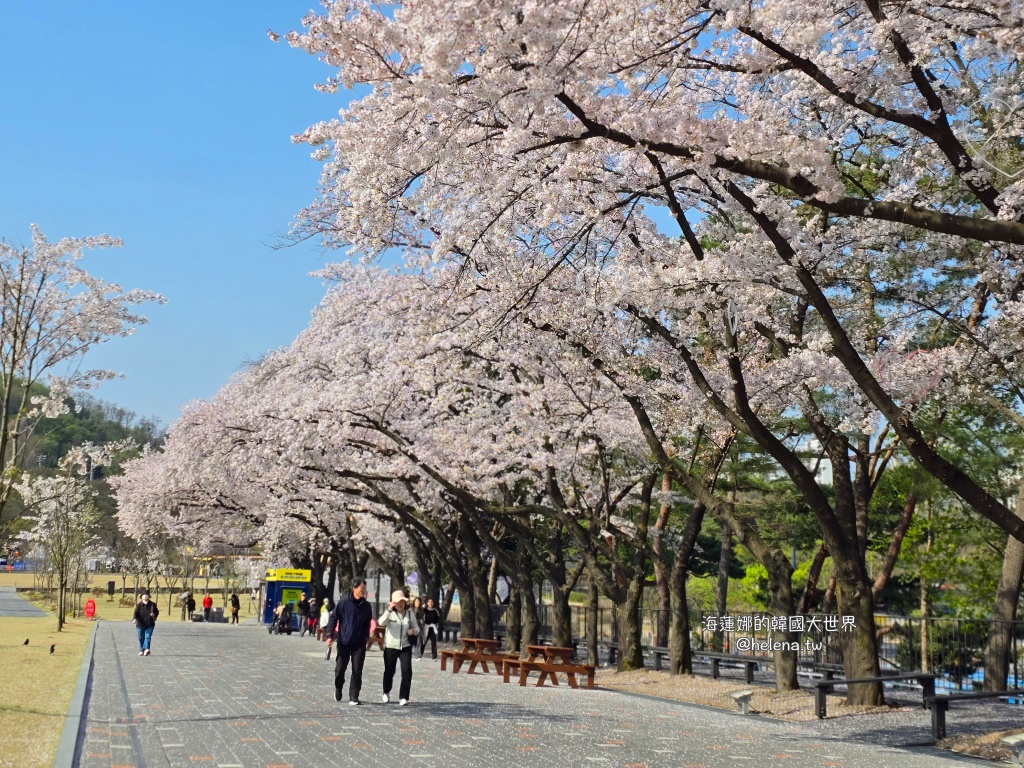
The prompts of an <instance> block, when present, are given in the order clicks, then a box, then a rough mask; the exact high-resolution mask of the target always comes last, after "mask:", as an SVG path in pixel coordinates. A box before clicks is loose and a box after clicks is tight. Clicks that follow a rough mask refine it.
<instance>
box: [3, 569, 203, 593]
mask: <svg viewBox="0 0 1024 768" xmlns="http://www.w3.org/2000/svg"><path fill="white" fill-rule="evenodd" d="M34 577H35V573H33V572H32V571H2V570H0V587H17V588H19V589H31V588H32V586H33V585H34V583H35V582H34ZM89 579H90V588H92V587H99V588H100V589H106V588H107V582H108V581H112V582H114V584H115V585H116V588H117V593H116V594H118V595H120V594H121V574H119V573H93V574H91V575H90V576H89ZM134 583H135V582H134V581H132V580H131V578H129V579H128V581H127V582H125V585H126V589H127V590H128V591H129V592H131V591H132V586H133V584H134ZM162 583H163V581H162V580H161V584H162ZM222 584H223V582H222V581H221V580H220V579H210V591H211V593H213V592H214V591H219V590H220V589H221V587H222ZM150 586H155V585H154V584H150ZM205 587H206V580H205V579H196V593H197V594H200V595H201V594H202V591H203V589H205ZM214 599H216V597H215V598H214Z"/></svg>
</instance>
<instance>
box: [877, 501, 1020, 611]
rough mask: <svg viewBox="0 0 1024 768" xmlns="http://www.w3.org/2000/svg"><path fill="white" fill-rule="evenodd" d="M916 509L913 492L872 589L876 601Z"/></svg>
mask: <svg viewBox="0 0 1024 768" xmlns="http://www.w3.org/2000/svg"><path fill="white" fill-rule="evenodd" d="M915 507H917V496H916V495H915V494H914V492H913V491H911V492H910V493H908V494H907V500H906V502H905V503H904V504H903V514H901V515H900V521H899V523H898V524H897V526H896V530H895V531H894V532H893V534H892V541H891V542H889V551H888V552H887V553H886V555H885V562H884V563H882V570H881V571H879V573H878V576H876V577H875V583H874V584H873V585H872V587H871V594H872V596H873V597H874V598H875V600H876V601H877V600H878V596H879V595H880V594H881V592H882V590H883V589H885V585H886V583H887V582H888V581H889V577H890V576H892V572H893V569H894V568H895V567H896V561H897V560H899V556H900V549H901V548H902V547H903V539H904V537H905V536H906V535H907V531H908V530H909V529H910V522H911V520H913V519H914V509H915ZM1014 541H1016V539H1014Z"/></svg>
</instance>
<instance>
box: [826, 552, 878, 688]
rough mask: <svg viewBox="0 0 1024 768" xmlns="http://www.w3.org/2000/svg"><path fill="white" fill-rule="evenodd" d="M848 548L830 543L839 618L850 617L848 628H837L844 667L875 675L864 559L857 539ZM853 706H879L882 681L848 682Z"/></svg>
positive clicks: (854, 672)
mask: <svg viewBox="0 0 1024 768" xmlns="http://www.w3.org/2000/svg"><path fill="white" fill-rule="evenodd" d="M851 544H852V547H851V551H849V552H843V551H842V550H840V551H839V552H836V551H835V549H836V547H829V551H830V552H831V553H832V562H833V563H835V579H836V595H837V597H838V603H839V614H840V617H841V622H842V621H845V620H846V619H847V617H850V618H852V620H853V627H852V630H851V631H843V630H842V628H840V633H839V634H840V639H841V643H842V648H843V668H844V670H845V672H846V676H847V677H877V676H878V675H879V673H880V670H879V666H878V641H877V639H876V637H875V607H874V601H873V600H872V598H871V582H870V581H869V580H868V575H867V571H866V569H865V568H864V565H863V560H862V559H861V558H860V557H859V553H858V552H857V544H856V542H855V541H854V542H851ZM846 701H847V703H848V704H850V705H853V706H858V705H864V706H875V707H877V706H881V705H883V704H884V703H885V699H884V697H883V695H882V685H881V683H859V684H856V685H851V686H850V688H849V693H848V694H847V696H846Z"/></svg>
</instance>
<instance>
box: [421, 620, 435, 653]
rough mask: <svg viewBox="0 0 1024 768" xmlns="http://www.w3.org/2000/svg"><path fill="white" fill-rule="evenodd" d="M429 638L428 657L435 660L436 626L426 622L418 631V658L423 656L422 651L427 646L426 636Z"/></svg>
mask: <svg viewBox="0 0 1024 768" xmlns="http://www.w3.org/2000/svg"><path fill="white" fill-rule="evenodd" d="M428 637H429V638H430V657H431V658H432V659H434V660H435V661H436V660H437V627H436V626H435V625H433V624H428V625H427V626H426V627H424V628H423V631H422V632H420V658H421V659H422V658H423V651H424V649H425V648H426V647H427V638H428Z"/></svg>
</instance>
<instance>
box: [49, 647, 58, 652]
mask: <svg viewBox="0 0 1024 768" xmlns="http://www.w3.org/2000/svg"><path fill="white" fill-rule="evenodd" d="M56 647H57V646H56V645H51V646H50V653H53V651H54V649H55V648H56Z"/></svg>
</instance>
